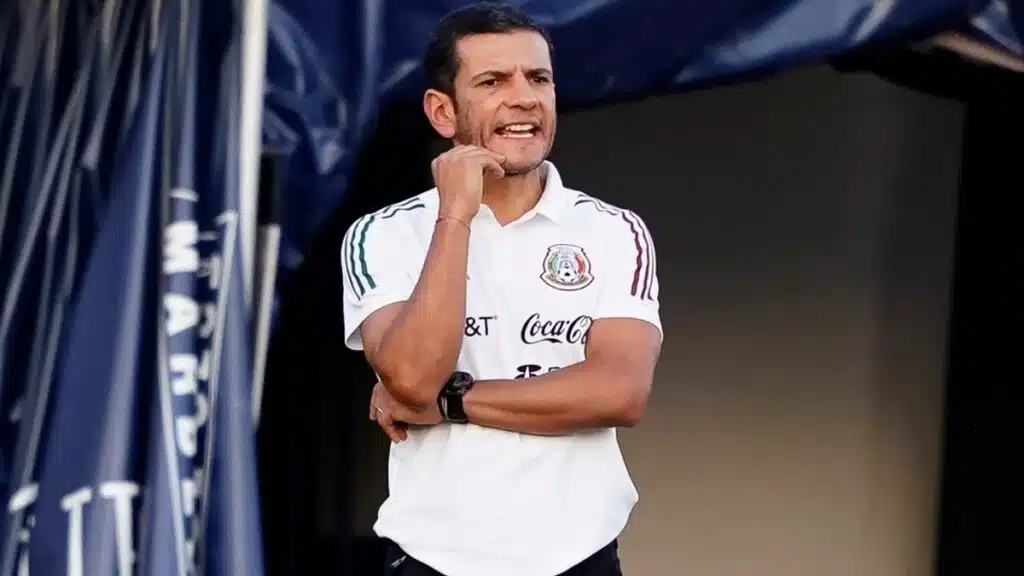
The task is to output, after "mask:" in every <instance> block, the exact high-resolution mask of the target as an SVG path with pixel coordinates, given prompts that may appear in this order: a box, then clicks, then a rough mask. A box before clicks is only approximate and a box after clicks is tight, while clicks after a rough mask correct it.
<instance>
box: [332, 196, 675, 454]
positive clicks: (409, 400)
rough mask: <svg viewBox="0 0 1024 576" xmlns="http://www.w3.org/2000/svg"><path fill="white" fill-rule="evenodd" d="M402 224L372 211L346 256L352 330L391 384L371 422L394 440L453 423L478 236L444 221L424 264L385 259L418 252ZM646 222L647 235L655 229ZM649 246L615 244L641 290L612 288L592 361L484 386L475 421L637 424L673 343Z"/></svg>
mask: <svg viewBox="0 0 1024 576" xmlns="http://www.w3.org/2000/svg"><path fill="white" fill-rule="evenodd" d="M623 218H624V221H625V222H629V220H625V216H624V217H623ZM637 221H638V220H637ZM394 222H395V221H394V220H387V219H385V218H381V222H380V223H378V224H374V226H373V227H372V228H371V223H373V218H372V217H370V218H368V219H364V220H361V221H357V223H356V224H355V225H353V227H351V228H350V230H349V232H348V233H347V234H346V240H345V243H344V244H343V250H342V253H343V268H344V270H343V271H344V272H345V276H346V278H347V282H346V284H345V293H344V298H345V313H346V317H345V323H346V334H353V335H355V336H356V339H355V340H354V341H353V340H351V339H349V340H348V345H349V347H352V348H355V349H360V348H361V349H362V350H363V351H364V353H365V355H366V358H367V360H368V361H369V363H370V365H371V366H373V368H374V370H375V371H376V373H377V375H378V377H379V379H380V383H378V384H377V386H376V387H375V389H374V395H373V399H372V404H371V407H370V417H371V418H373V419H375V420H377V421H378V422H379V423H380V424H381V426H382V427H383V428H384V430H385V432H387V433H388V435H389V436H390V437H391V438H392V439H393V440H401V439H402V438H403V437H404V436H405V427H406V426H407V425H430V424H437V423H439V422H440V421H441V416H440V414H438V411H437V405H436V398H437V395H438V393H439V391H440V390H441V388H442V387H443V386H444V384H445V382H446V380H447V379H448V377H449V376H450V375H451V373H452V372H453V371H454V370H455V365H456V362H457V360H458V356H459V352H460V350H461V347H462V339H463V334H462V327H463V321H464V318H465V313H466V285H465V272H466V267H467V259H468V240H469V233H468V232H469V231H468V230H467V229H466V228H465V227H464V226H458V225H455V224H452V223H451V222H447V221H443V222H439V223H438V224H437V226H436V227H435V229H434V231H433V235H432V237H431V241H430V245H429V247H428V249H427V252H426V255H425V256H424V259H423V261H422V262H421V263H420V264H419V265H418V266H416V265H413V264H414V263H408V264H409V265H408V266H389V267H384V266H375V262H376V261H377V258H374V256H377V257H380V256H382V255H383V254H388V255H391V256H394V255H402V254H406V253H407V248H406V246H407V245H409V243H410V242H411V241H412V240H413V239H411V238H409V237H408V229H407V228H404V229H403V228H401V227H399V226H397V225H396V224H394ZM387 225H391V228H390V229H388V228H385V226H387ZM631 226H632V225H631ZM639 227H640V228H641V229H642V231H643V233H644V235H645V237H646V235H647V233H646V229H645V228H644V227H643V226H642V224H641V225H640V226H639ZM367 230H369V233H368V234H367ZM357 231H358V232H359V234H357ZM634 232H635V231H634ZM367 236H368V237H369V239H368V240H367ZM364 240H365V241H366V242H365V243H364ZM377 242H379V243H380V244H379V245H378V244H377ZM634 246H635V247H636V249H637V250H638V251H637V252H633V251H632V250H633V247H634ZM639 250H640V245H639V243H638V242H636V241H635V238H634V237H632V236H630V237H624V239H623V240H622V241H621V242H619V243H617V244H615V249H614V250H613V251H612V253H611V256H612V257H614V258H616V259H617V261H618V263H619V265H621V266H623V267H630V266H632V265H633V263H634V262H635V263H636V266H637V269H636V272H635V274H634V276H633V283H632V286H631V287H630V286H629V285H627V284H611V285H609V286H606V287H604V289H605V290H606V291H607V292H604V293H602V296H601V298H600V299H599V301H600V304H599V307H598V308H599V309H598V313H597V314H595V317H596V319H595V321H594V323H593V325H592V326H591V327H590V332H589V335H588V338H587V345H586V346H587V347H586V351H585V360H584V361H582V362H580V363H578V364H575V365H573V366H569V367H566V368H563V369H561V370H557V371H554V372H549V373H547V374H544V375H542V376H537V377H534V378H526V379H517V380H484V381H478V382H477V383H476V384H475V385H474V386H473V388H472V389H471V390H470V391H469V392H468V393H467V394H466V396H465V397H464V398H463V405H464V408H465V411H466V414H467V416H468V418H469V421H470V422H472V423H474V424H476V425H480V426H486V427H490V428H498V429H504V430H510V431H515V432H522V433H531V434H547V435H560V434H569V433H573V432H576V431H580V430H588V429H597V428H608V427H620V426H632V425H634V424H636V422H637V421H638V420H639V419H640V417H641V415H642V414H643V412H644V408H645V406H646V403H647V398H648V396H649V394H650V390H651V380H652V377H653V372H654V366H655V364H656V362H657V359H658V354H659V351H660V346H661V330H660V328H659V327H658V326H657V300H656V296H654V295H656V293H657V291H656V288H655V287H656V286H657V278H656V276H655V275H654V274H653V271H651V270H650V268H651V267H652V266H653V262H654V248H653V245H650V244H648V247H647V250H648V252H647V254H645V255H644V257H643V258H641V253H640V252H639ZM357 252H358V255H359V257H358V258H356V256H355V255H356V253H357ZM364 252H365V253H366V254H364ZM364 256H365V257H364ZM357 262H358V264H359V265H358V266H357V265H356V264H357ZM641 262H643V263H644V264H645V266H646V268H644V270H641V268H639V266H640V264H641ZM367 263H369V268H368V267H367ZM644 271H646V272H649V273H650V274H649V276H647V280H645V281H644V282H643V284H642V286H643V290H640V291H638V287H639V285H638V280H637V278H641V277H643V276H642V275H641V273H642V272H644ZM624 278H626V277H625V276H624ZM626 280H627V281H628V278H626ZM648 280H649V281H650V283H649V284H648ZM648 285H649V286H650V289H648ZM642 318H646V319H647V320H643V319H642Z"/></svg>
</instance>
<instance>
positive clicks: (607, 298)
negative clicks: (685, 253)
mask: <svg viewBox="0 0 1024 576" xmlns="http://www.w3.org/2000/svg"><path fill="white" fill-rule="evenodd" d="M617 212H619V213H618V214H617V220H619V222H617V223H616V224H617V226H616V230H614V231H609V234H608V238H609V244H608V247H607V249H608V255H609V256H608V258H609V259H608V263H607V264H606V265H605V266H603V267H602V268H604V269H605V272H604V276H605V277H604V279H603V281H602V282H601V284H602V287H601V292H600V294H599V296H598V302H597V314H596V316H595V317H594V319H595V320H598V319H600V318H636V319H638V320H644V321H646V322H649V323H651V324H653V325H654V326H655V327H656V328H657V329H658V332H659V333H662V336H663V337H664V333H663V332H662V328H661V315H660V312H659V308H660V306H659V301H658V293H659V284H658V259H657V255H656V253H655V249H654V239H653V238H652V237H651V233H650V231H649V230H648V229H647V225H646V224H645V223H644V221H643V219H641V218H640V217H639V216H637V215H636V214H635V213H633V212H631V211H629V210H621V211H617Z"/></svg>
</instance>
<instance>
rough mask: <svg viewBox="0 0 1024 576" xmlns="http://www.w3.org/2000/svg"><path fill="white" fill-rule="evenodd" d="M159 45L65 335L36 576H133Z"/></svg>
mask: <svg viewBox="0 0 1024 576" xmlns="http://www.w3.org/2000/svg"><path fill="white" fill-rule="evenodd" d="M159 44H160V49H159V50H158V51H157V52H156V53H155V54H154V55H153V56H152V58H150V61H149V62H148V63H147V80H146V84H145V87H144V90H143V92H142V98H141V101H140V102H141V103H140V106H139V108H138V110H137V114H136V116H135V118H134V121H133V122H132V128H131V132H130V135H129V138H128V140H127V141H126V143H125V144H126V145H125V146H124V147H123V148H122V149H121V150H120V155H119V160H118V161H117V162H116V171H117V172H116V174H115V176H114V182H113V186H112V188H113V190H112V194H111V202H112V205H111V208H110V211H109V213H108V215H107V218H106V219H105V221H104V225H103V227H102V229H101V230H100V232H99V235H98V237H97V240H96V244H95V247H94V248H93V250H92V253H91V254H90V256H89V259H88V264H87V267H86V270H85V273H84V279H83V283H82V287H81V292H80V293H79V295H78V298H77V302H76V304H75V307H74V314H73V317H72V319H71V325H70V327H69V328H70V331H69V333H68V335H67V342H66V350H65V356H64V358H63V362H62V366H61V370H60V378H59V380H58V384H57V386H56V389H55V394H54V405H53V414H52V419H51V422H50V425H49V427H48V428H49V430H48V431H47V433H46V434H45V435H44V438H46V440H45V448H44V449H45V454H44V458H43V466H42V469H41V471H40V478H39V488H38V500H37V501H36V502H35V505H34V516H35V522H34V526H32V527H31V536H30V541H29V566H30V569H31V571H32V572H34V573H36V574H69V575H81V574H84V573H86V572H88V573H92V574H97V573H98V574H131V573H132V572H133V563H134V555H135V543H134V541H133V539H134V538H135V533H136V531H135V526H134V522H135V518H136V510H137V508H138V506H139V501H140V499H141V498H142V496H143V495H142V493H141V488H142V487H141V482H140V474H139V469H138V468H139V466H138V459H139V455H140V454H141V450H143V449H144V448H145V444H144V443H143V442H140V441H139V440H140V439H141V438H145V435H144V434H143V432H144V431H145V430H146V427H145V425H144V424H143V423H144V422H146V419H145V418H144V416H143V415H144V414H146V411H145V410H144V408H143V407H144V406H146V404H147V403H148V400H149V397H150V396H151V390H152V382H153V380H154V378H153V376H154V374H155V373H156V366H155V360H156V358H155V355H154V354H153V351H154V349H155V346H156V342H157V340H156V321H157V314H156V306H155V305H156V302H157V300H156V297H157V289H158V285H157V283H156V282H155V280H156V278H157V272H158V270H159V268H158V265H159V244H158V241H159V224H160V219H159V214H160V212H159V206H160V201H159V192H160V188H159V172H158V170H159V161H158V159H159V157H160V156H159V154H160V150H161V146H160V143H161V142H160V106H161V99H162V96H163V91H164V90H165V78H164V70H165V65H166V62H165V60H166V58H167V54H166V53H167V49H166V44H167V42H166V39H161V41H160V43H159Z"/></svg>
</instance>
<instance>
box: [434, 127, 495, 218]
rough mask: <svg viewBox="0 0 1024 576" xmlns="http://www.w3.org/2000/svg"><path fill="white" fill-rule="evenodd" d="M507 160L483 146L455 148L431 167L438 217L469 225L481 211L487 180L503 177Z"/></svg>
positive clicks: (435, 161) (435, 160) (435, 159)
mask: <svg viewBox="0 0 1024 576" xmlns="http://www.w3.org/2000/svg"><path fill="white" fill-rule="evenodd" d="M504 161H505V158H504V157H502V156H501V155H500V154H497V153H495V152H491V151H490V150H488V149H486V148H482V147H480V146H456V147H454V148H452V149H451V150H449V151H447V152H445V153H444V154H441V155H440V156H438V157H437V158H434V161H433V162H432V163H431V164H430V169H431V172H433V174H434V184H435V185H437V191H438V195H439V196H440V210H439V212H438V216H440V217H442V218H444V217H450V218H457V219H459V220H462V221H464V222H466V223H467V224H468V223H469V221H470V220H472V219H473V217H474V216H476V213H477V211H479V210H480V202H481V200H482V199H483V192H484V179H485V176H487V175H489V176H491V177H492V178H495V179H497V178H503V177H504V176H505V170H504V169H502V167H501V163H502V162H504Z"/></svg>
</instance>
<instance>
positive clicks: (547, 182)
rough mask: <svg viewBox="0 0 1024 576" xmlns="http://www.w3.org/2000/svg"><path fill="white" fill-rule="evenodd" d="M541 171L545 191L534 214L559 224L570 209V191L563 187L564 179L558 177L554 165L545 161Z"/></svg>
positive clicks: (534, 209) (535, 207)
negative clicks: (567, 209)
mask: <svg viewBox="0 0 1024 576" xmlns="http://www.w3.org/2000/svg"><path fill="white" fill-rule="evenodd" d="M539 170H540V176H541V179H542V180H543V181H544V191H543V192H542V193H541V195H540V200H538V201H537V205H536V206H534V208H533V210H532V212H535V213H537V214H541V215H543V216H545V217H547V218H548V219H549V220H551V221H552V222H556V223H557V222H558V220H559V218H561V217H562V215H563V214H564V213H565V211H566V208H568V205H569V200H570V198H569V191H568V190H566V188H565V186H563V185H562V178H561V176H559V175H558V170H556V169H555V165H554V164H552V163H551V162H549V161H547V160H545V161H544V162H543V163H542V164H541V165H540V168H539Z"/></svg>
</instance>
